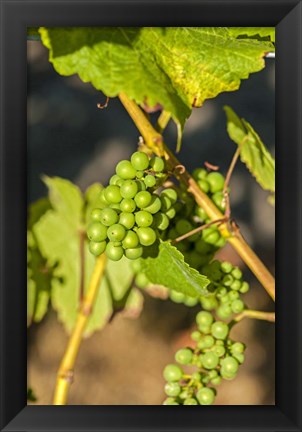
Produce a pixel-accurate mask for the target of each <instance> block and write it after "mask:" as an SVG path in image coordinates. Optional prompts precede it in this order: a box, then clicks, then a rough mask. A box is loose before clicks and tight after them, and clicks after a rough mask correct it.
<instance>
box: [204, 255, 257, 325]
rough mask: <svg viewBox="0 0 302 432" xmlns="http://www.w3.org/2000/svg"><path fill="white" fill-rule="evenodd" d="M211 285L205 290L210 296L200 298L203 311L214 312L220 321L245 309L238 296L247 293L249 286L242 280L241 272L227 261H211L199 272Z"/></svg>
mask: <svg viewBox="0 0 302 432" xmlns="http://www.w3.org/2000/svg"><path fill="white" fill-rule="evenodd" d="M201 272H202V274H204V275H206V276H207V277H208V278H209V279H210V280H211V283H210V285H208V287H207V289H208V290H209V291H210V293H211V294H210V295H207V296H201V297H200V302H201V306H202V308H203V309H205V310H208V311H211V310H214V309H215V311H216V314H217V316H218V317H219V318H220V319H228V318H229V317H230V316H231V315H232V314H238V313H240V312H242V311H243V310H244V308H245V304H244V302H243V300H242V299H241V298H240V294H245V293H247V292H248V291H249V284H248V283H247V282H246V281H244V280H242V272H241V270H240V269H239V268H238V267H236V266H233V265H232V264H231V263H230V262H228V261H223V262H221V261H218V260H215V261H212V262H211V263H209V264H207V265H206V266H204V267H203V268H202V270H201Z"/></svg>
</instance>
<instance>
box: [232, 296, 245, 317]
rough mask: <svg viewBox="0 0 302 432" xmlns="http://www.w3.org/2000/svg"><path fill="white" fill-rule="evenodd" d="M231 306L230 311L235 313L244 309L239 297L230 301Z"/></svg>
mask: <svg viewBox="0 0 302 432" xmlns="http://www.w3.org/2000/svg"><path fill="white" fill-rule="evenodd" d="M231 307H232V311H233V312H234V313H236V314H237V313H240V312H242V311H243V310H244V303H243V301H242V300H240V299H238V300H234V301H233V302H232V306H231Z"/></svg>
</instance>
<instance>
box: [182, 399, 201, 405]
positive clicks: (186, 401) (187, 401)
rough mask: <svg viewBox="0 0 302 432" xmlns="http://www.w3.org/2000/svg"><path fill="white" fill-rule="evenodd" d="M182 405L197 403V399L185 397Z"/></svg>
mask: <svg viewBox="0 0 302 432" xmlns="http://www.w3.org/2000/svg"><path fill="white" fill-rule="evenodd" d="M183 404H184V405H198V402H197V400H196V399H193V398H186V399H185V400H184V403H183Z"/></svg>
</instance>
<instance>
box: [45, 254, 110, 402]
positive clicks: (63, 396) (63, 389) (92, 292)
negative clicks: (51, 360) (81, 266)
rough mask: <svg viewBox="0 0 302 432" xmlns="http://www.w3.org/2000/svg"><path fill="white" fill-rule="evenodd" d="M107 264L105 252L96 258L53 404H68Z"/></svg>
mask: <svg viewBox="0 0 302 432" xmlns="http://www.w3.org/2000/svg"><path fill="white" fill-rule="evenodd" d="M105 265H106V256H105V254H103V255H101V256H99V257H98V258H97V260H96V263H95V267H94V270H93V273H92V276H91V280H90V284H89V287H88V290H87V293H86V295H85V296H84V299H83V301H82V303H81V305H80V309H79V311H78V315H77V319H76V323H75V326H74V329H73V331H72V334H71V336H70V339H69V341H68V345H67V348H66V351H65V353H64V357H63V359H62V361H61V364H60V367H59V370H58V373H57V382H56V388H55V394H54V399H53V405H66V404H67V398H68V392H69V388H70V385H71V384H72V382H73V369H74V364H75V361H76V358H77V355H78V352H79V348H80V344H81V341H82V338H83V333H84V330H85V327H86V324H87V321H88V319H89V316H90V315H91V312H92V309H93V306H94V303H95V300H96V297H97V293H98V290H99V286H100V282H101V279H102V276H103V274H104V270H105Z"/></svg>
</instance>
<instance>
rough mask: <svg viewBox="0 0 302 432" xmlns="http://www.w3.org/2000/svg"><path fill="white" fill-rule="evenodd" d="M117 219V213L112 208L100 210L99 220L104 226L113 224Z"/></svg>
mask: <svg viewBox="0 0 302 432" xmlns="http://www.w3.org/2000/svg"><path fill="white" fill-rule="evenodd" d="M118 219H119V217H118V214H117V212H116V211H115V210H114V209H111V208H104V209H103V210H102V212H101V222H102V223H103V224H104V225H106V226H110V225H113V224H115V223H116V222H117V221H118Z"/></svg>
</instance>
